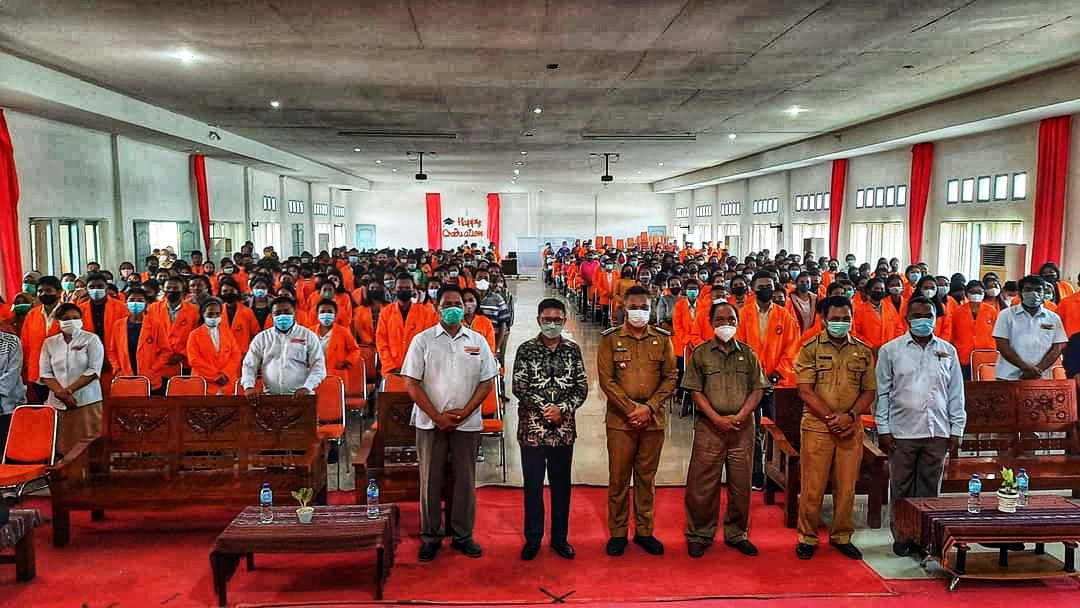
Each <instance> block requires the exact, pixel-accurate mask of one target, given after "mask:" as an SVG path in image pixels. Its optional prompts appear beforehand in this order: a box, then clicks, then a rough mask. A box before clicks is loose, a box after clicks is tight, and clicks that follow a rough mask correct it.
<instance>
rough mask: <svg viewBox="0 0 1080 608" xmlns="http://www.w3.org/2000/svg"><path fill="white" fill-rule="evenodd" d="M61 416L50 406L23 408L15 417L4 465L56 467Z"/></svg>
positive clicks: (12, 419) (14, 414)
mask: <svg viewBox="0 0 1080 608" xmlns="http://www.w3.org/2000/svg"><path fill="white" fill-rule="evenodd" d="M58 428H59V415H58V413H57V411H56V410H55V409H53V408H52V407H50V406H48V405H20V406H19V407H17V408H15V412H14V413H13V414H12V416H11V427H10V430H9V431H8V437H7V443H6V445H5V446H4V457H3V462H5V463H6V462H7V461H9V460H14V461H17V462H18V463H20V464H50V465H51V464H53V461H54V459H55V457H56V432H57V429H58Z"/></svg>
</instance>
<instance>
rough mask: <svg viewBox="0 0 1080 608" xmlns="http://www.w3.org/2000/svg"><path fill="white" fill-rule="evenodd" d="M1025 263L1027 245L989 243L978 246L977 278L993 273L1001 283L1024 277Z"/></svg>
mask: <svg viewBox="0 0 1080 608" xmlns="http://www.w3.org/2000/svg"><path fill="white" fill-rule="evenodd" d="M1026 262H1027V245H1024V244H1021V243H990V244H982V245H980V246H979V276H978V277H975V278H978V279H982V277H984V276H986V273H988V272H993V273H994V274H996V275H997V276H998V278H1000V279H1001V282H1002V283H1004V282H1005V281H1012V280H1016V279H1018V278H1020V277H1022V276H1024V268H1025V263H1026Z"/></svg>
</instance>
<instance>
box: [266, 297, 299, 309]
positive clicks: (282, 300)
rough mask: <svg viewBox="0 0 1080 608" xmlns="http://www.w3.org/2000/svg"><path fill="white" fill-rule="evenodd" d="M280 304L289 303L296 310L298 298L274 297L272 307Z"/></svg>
mask: <svg viewBox="0 0 1080 608" xmlns="http://www.w3.org/2000/svg"><path fill="white" fill-rule="evenodd" d="M278 304H288V305H289V306H292V308H293V310H294V311H295V310H296V300H294V299H292V298H290V297H289V296H278V297H276V298H274V299H273V300H272V301H271V302H270V308H271V309H273V308H274V307H275V306H277V305H278Z"/></svg>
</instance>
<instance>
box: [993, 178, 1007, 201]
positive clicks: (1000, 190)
mask: <svg viewBox="0 0 1080 608" xmlns="http://www.w3.org/2000/svg"><path fill="white" fill-rule="evenodd" d="M1008 198H1009V176H1008V174H1003V175H995V176H994V200H995V201H1003V200H1007V199H1008Z"/></svg>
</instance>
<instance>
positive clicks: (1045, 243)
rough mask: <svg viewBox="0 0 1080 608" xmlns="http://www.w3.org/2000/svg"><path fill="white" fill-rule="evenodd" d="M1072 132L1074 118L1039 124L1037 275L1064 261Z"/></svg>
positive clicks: (1033, 248)
mask: <svg viewBox="0 0 1080 608" xmlns="http://www.w3.org/2000/svg"><path fill="white" fill-rule="evenodd" d="M1071 131H1072V117H1071V116H1058V117H1056V118H1047V119H1046V120H1044V121H1042V122H1040V123H1039V155H1038V157H1037V158H1038V160H1037V162H1038V164H1037V167H1036V171H1035V232H1034V236H1033V238H1032V239H1031V272H1033V273H1037V272H1039V267H1040V266H1042V265H1043V264H1044V263H1046V262H1055V263H1060V262H1061V235H1062V231H1063V229H1064V227H1065V185H1066V183H1067V182H1068V179H1069V136H1070V134H1071ZM1074 196H1075V195H1074ZM1061 278H1062V279H1064V278H1065V277H1061Z"/></svg>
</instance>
